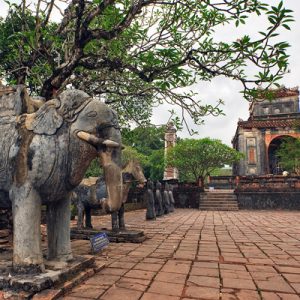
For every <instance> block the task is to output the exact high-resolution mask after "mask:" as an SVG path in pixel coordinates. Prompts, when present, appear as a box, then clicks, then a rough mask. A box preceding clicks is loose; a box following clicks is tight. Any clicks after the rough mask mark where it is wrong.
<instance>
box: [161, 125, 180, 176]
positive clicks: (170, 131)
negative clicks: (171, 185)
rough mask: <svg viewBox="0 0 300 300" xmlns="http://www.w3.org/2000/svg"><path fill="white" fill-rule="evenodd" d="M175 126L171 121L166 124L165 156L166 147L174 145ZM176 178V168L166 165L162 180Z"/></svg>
mask: <svg viewBox="0 0 300 300" xmlns="http://www.w3.org/2000/svg"><path fill="white" fill-rule="evenodd" d="M176 139H177V137H176V128H175V127H174V123H173V122H169V123H168V124H167V129H166V132H165V158H166V155H167V151H168V149H170V148H172V147H174V146H175V145H176ZM171 179H178V170H177V168H174V167H172V166H167V167H166V168H165V171H164V179H163V180H171Z"/></svg>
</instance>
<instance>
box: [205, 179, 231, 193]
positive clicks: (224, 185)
mask: <svg viewBox="0 0 300 300" xmlns="http://www.w3.org/2000/svg"><path fill="white" fill-rule="evenodd" d="M206 186H207V187H208V188H210V187H212V188H214V189H225V190H229V189H235V187H236V177H235V176H208V178H207V184H206Z"/></svg>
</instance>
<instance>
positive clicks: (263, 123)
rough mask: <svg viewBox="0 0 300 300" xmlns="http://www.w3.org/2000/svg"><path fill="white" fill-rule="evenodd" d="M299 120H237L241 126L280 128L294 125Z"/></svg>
mask: <svg viewBox="0 0 300 300" xmlns="http://www.w3.org/2000/svg"><path fill="white" fill-rule="evenodd" d="M299 122H300V120H299V119H273V120H248V121H239V122H238V126H239V127H242V128H276V127H281V128H282V127H294V126H295V125H296V124H299Z"/></svg>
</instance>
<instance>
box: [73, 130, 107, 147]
mask: <svg viewBox="0 0 300 300" xmlns="http://www.w3.org/2000/svg"><path fill="white" fill-rule="evenodd" d="M77 136H78V137H79V138H80V139H82V140H83V141H86V142H88V143H90V144H93V145H102V144H103V142H104V139H101V138H98V137H97V136H95V135H93V134H91V133H88V132H85V131H78V132H77Z"/></svg>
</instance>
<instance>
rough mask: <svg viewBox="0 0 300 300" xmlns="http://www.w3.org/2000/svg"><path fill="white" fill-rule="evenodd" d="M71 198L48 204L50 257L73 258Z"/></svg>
mask: <svg viewBox="0 0 300 300" xmlns="http://www.w3.org/2000/svg"><path fill="white" fill-rule="evenodd" d="M70 217H71V209H70V199H69V197H67V199H63V200H61V201H58V202H53V203H49V204H48V205H47V233H48V259H49V260H60V261H68V260H70V259H72V251H71V241H70Z"/></svg>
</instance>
